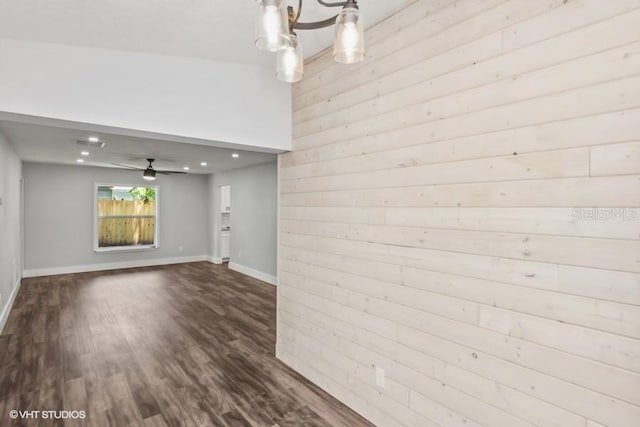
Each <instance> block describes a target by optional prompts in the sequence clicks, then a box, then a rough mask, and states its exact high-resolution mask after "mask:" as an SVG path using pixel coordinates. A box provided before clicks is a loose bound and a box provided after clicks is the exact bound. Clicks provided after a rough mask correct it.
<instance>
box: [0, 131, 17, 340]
mask: <svg viewBox="0 0 640 427" xmlns="http://www.w3.org/2000/svg"><path fill="white" fill-rule="evenodd" d="M21 167H22V163H21V162H20V159H19V158H18V155H17V154H16V153H15V151H14V150H13V147H11V146H10V145H9V143H8V141H7V139H6V138H5V136H4V135H3V134H2V133H0V198H2V200H3V203H2V205H1V206H0V327H1V326H2V321H3V320H4V316H3V314H5V313H4V310H5V308H6V307H7V302H8V301H9V296H10V295H11V293H12V292H13V290H14V289H15V285H16V283H17V281H18V278H19V277H20V254H21V247H20V244H21V243H20V240H21V239H20V176H21V173H22V172H21Z"/></svg>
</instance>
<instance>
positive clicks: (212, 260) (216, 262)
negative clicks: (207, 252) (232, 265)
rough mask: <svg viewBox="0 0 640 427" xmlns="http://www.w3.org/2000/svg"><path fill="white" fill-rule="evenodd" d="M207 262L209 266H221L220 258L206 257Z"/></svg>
mask: <svg viewBox="0 0 640 427" xmlns="http://www.w3.org/2000/svg"><path fill="white" fill-rule="evenodd" d="M207 261H209V262H210V263H211V264H222V258H220V257H215V256H208V257H207Z"/></svg>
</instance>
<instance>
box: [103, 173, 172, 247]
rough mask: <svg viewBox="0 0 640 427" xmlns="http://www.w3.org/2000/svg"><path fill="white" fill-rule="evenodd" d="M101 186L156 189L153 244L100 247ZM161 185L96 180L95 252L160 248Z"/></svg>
mask: <svg viewBox="0 0 640 427" xmlns="http://www.w3.org/2000/svg"><path fill="white" fill-rule="evenodd" d="M99 187H148V188H154V189H155V190H156V212H155V227H154V230H153V245H135V246H134V245H132V246H109V247H105V248H101V247H99V239H98V188H99ZM159 200H160V186H158V185H137V184H117V183H113V182H111V183H101V182H96V183H95V184H94V186H93V251H94V252H95V253H113V252H143V251H155V250H157V249H159V248H160V242H159V240H158V237H159V233H158V230H159V228H160V226H159V224H160V220H159V217H160V210H159Z"/></svg>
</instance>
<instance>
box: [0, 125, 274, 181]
mask: <svg viewBox="0 0 640 427" xmlns="http://www.w3.org/2000/svg"><path fill="white" fill-rule="evenodd" d="M0 132H2V133H4V134H5V135H6V136H7V138H8V139H9V141H10V142H11V144H12V145H13V146H14V148H15V149H16V151H17V152H18V155H19V156H20V158H21V159H22V160H24V161H27V162H43V163H57V164H69V165H78V167H82V166H103V167H115V166H114V165H112V164H111V163H112V162H113V163H122V164H126V165H131V166H137V167H142V168H144V167H146V166H147V162H146V160H145V159H146V158H149V157H150V158H155V159H157V160H156V162H155V163H154V167H155V168H156V169H158V170H176V171H182V170H183V168H184V167H185V166H189V168H190V170H189V173H199V174H210V173H214V172H220V171H225V170H231V169H237V168H242V167H246V166H251V165H256V164H260V163H266V162H269V161H275V160H276V155H275V154H269V153H257V152H252V151H241V150H232V149H227V148H218V147H211V146H206V145H197V144H187V143H184V142H173V141H165V140H155V139H149V138H139V137H131V136H122V135H117V134H109V133H104V132H87V131H83V130H77V129H69V128H61V127H53V126H42V125H35V124H27V123H18V122H12V121H4V120H0ZM89 136H97V137H99V138H100V141H102V142H105V143H106V144H107V145H106V147H105V148H102V149H97V148H95V149H91V148H90V149H87V148H86V147H80V146H78V145H77V144H76V140H87V139H88V137H89ZM83 150H87V151H89V152H90V155H89V156H87V157H84V156H81V155H80V152H81V151H83ZM232 153H238V154H240V157H238V158H237V159H234V158H232V157H231V154H232ZM78 158H83V159H84V160H85V162H84V163H83V164H81V165H80V164H78V163H77V162H76V159H78ZM200 162H207V163H208V165H207V166H206V167H202V166H200Z"/></svg>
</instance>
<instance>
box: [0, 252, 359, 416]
mask: <svg viewBox="0 0 640 427" xmlns="http://www.w3.org/2000/svg"><path fill="white" fill-rule="evenodd" d="M275 316H276V288H275V287H273V286H271V285H268V284H265V283H262V282H260V281H257V280H255V279H252V278H249V277H247V276H244V275H242V274H239V273H236V272H234V271H231V270H228V269H227V268H226V267H224V266H219V265H213V264H209V263H205V262H202V263H191V264H180V265H172V266H162V267H150V268H136V269H128V270H115V271H109V272H97V273H83V274H71V275H62V276H51V277H42V278H32V279H25V280H23V282H22V287H21V289H20V292H19V293H18V296H17V298H16V301H15V304H14V306H13V309H12V311H11V314H10V316H9V320H8V322H7V325H6V328H5V330H4V332H3V334H2V335H0V411H1V412H0V425H2V426H85V425H86V426H114V427H124V426H144V427H150V426H229V427H232V426H233V427H235V426H279V427H290V426H291V427H293V426H296V427H297V426H313V427H319V426H323V427H329V426H349V427H353V426H369V425H371V424H369V423H367V422H366V421H365V420H364V419H362V418H361V417H360V416H358V415H357V414H355V413H354V412H352V411H351V410H349V409H348V408H347V407H345V406H344V405H342V404H341V403H340V402H338V401H337V400H335V399H333V398H332V397H331V396H329V395H328V394H327V393H325V392H323V391H322V390H320V389H319V388H318V387H316V386H315V385H313V384H311V383H310V382H309V381H307V380H305V379H304V378H303V377H301V376H300V375H298V374H297V373H295V372H294V371H292V370H291V369H289V368H288V367H287V366H285V365H284V364H283V363H281V362H280V361H278V360H277V359H276V358H275V357H274V352H275V349H274V347H275ZM13 409H15V410H40V411H45V410H46V411H62V410H65V411H85V412H86V418H85V419H75V420H71V419H67V420H60V419H58V420H51V419H46V420H45V419H42V416H40V417H39V419H16V420H11V419H10V418H9V411H10V410H13ZM76 415H77V414H76Z"/></svg>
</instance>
